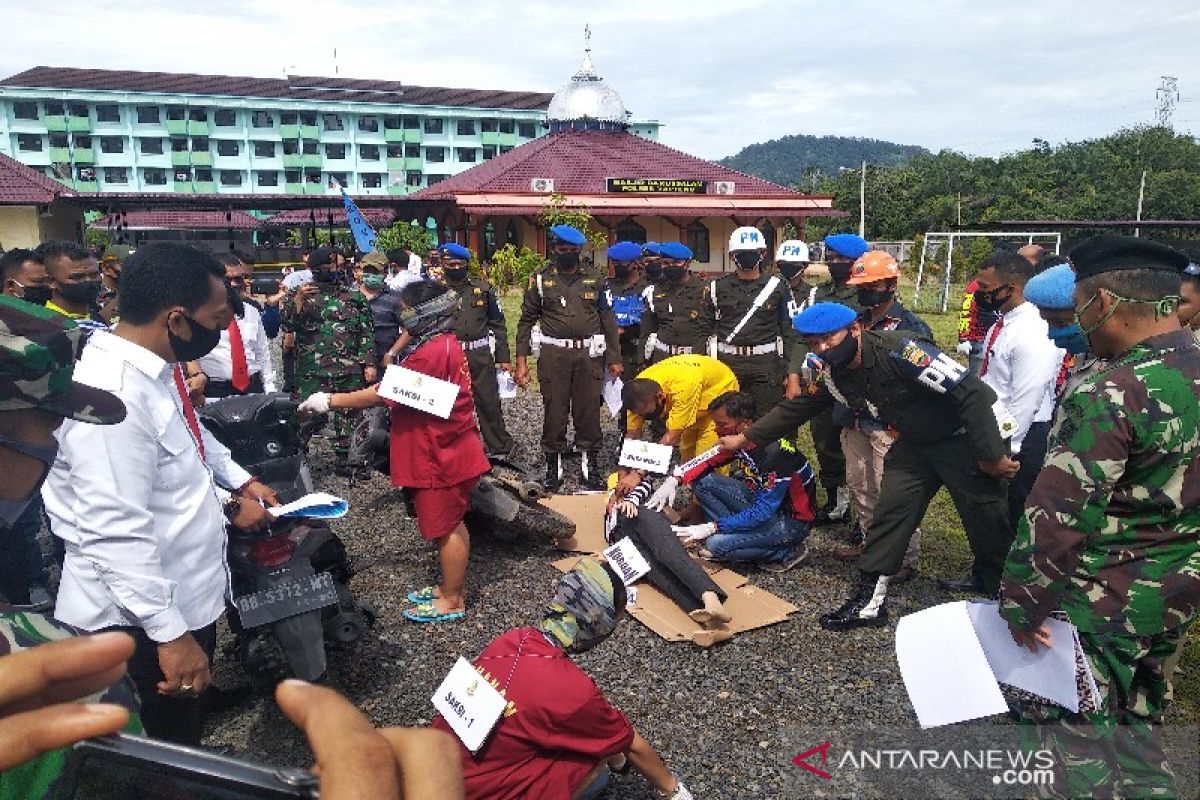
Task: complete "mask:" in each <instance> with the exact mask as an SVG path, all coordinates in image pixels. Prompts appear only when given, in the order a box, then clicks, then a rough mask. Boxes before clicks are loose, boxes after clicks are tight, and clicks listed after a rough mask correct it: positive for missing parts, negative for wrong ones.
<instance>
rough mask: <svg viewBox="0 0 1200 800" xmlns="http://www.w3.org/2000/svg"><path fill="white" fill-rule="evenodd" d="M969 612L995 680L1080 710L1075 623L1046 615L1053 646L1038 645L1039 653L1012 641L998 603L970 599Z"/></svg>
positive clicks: (1067, 707) (1075, 710)
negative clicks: (971, 600) (1076, 680)
mask: <svg viewBox="0 0 1200 800" xmlns="http://www.w3.org/2000/svg"><path fill="white" fill-rule="evenodd" d="M967 614H968V615H969V616H970V618H971V624H972V625H973V626H974V628H975V634H976V636H978V637H979V644H980V646H981V647H983V654H984V656H985V657H986V658H987V662H988V666H990V667H991V668H992V675H993V676H995V678H996V680H998V681H999V682H1000V683H1006V684H1008V685H1009V686H1015V687H1016V688H1018V689H1024V690H1025V691H1027V692H1033V693H1034V694H1036V695H1038V696H1039V697H1044V698H1046V699H1047V700H1050V701H1052V702H1054V703H1057V704H1058V705H1060V706H1062V707H1063V708H1066V709H1068V710H1070V711H1072V712H1077V711H1079V690H1078V688H1077V687H1076V685H1075V626H1074V625H1072V624H1071V623H1069V622H1063V621H1062V620H1057V619H1047V620H1046V621H1045V623H1044V624H1045V626H1046V627H1047V628H1048V629H1049V630H1050V647H1048V648H1047V647H1038V649H1037V652H1036V653H1031V652H1030V651H1028V650H1026V649H1025V648H1024V647H1021V646H1020V645H1018V644H1017V643H1016V642H1014V641H1013V638H1012V634H1010V633H1009V630H1008V622H1007V621H1006V620H1005V619H1004V617H1002V616H1000V611H999V606H998V605H997V604H996V603H985V602H971V603H968V604H967Z"/></svg>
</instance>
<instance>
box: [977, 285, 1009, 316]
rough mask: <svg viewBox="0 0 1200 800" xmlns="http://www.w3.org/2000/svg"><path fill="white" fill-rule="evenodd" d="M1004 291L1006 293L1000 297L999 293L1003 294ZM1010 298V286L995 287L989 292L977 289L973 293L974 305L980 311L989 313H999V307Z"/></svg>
mask: <svg viewBox="0 0 1200 800" xmlns="http://www.w3.org/2000/svg"><path fill="white" fill-rule="evenodd" d="M1006 289H1007V290H1008V291H1007V292H1006V293H1005V295H1004V296H1003V297H1001V296H1000V293H1001V292H1004V291H1005V290H1006ZM1010 297H1012V287H1011V286H997V287H996V288H995V289H992V290H991V291H990V292H985V291H984V290H983V289H977V290H976V291H975V305H976V306H978V307H979V310H980V311H987V312H989V313H990V312H994V311H999V310H1000V307H1001V306H1002V305H1004V304H1005V303H1007V302H1008V300H1009V298H1010Z"/></svg>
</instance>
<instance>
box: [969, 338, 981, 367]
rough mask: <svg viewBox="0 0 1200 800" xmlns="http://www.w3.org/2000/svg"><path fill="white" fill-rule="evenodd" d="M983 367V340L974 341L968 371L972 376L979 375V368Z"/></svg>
mask: <svg viewBox="0 0 1200 800" xmlns="http://www.w3.org/2000/svg"><path fill="white" fill-rule="evenodd" d="M982 365H983V340H982V339H974V340H972V341H971V353H970V355H968V356H967V369H968V370H970V372H971V374H972V375H976V376H977V375H979V368H980V367H981V366H982Z"/></svg>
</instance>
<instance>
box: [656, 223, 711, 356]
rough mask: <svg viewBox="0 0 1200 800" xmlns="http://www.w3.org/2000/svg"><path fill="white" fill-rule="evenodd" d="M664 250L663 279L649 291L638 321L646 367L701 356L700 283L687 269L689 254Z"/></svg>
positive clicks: (683, 249)
mask: <svg viewBox="0 0 1200 800" xmlns="http://www.w3.org/2000/svg"><path fill="white" fill-rule="evenodd" d="M664 249H665V250H667V251H669V253H670V255H669V256H666V257H665V259H666V263H665V265H664V267H663V278H662V280H660V281H659V282H658V283H656V284H654V285H653V286H651V287H649V290H648V291H647V293H646V313H645V316H643V317H642V332H643V334H644V335H645V355H646V363H647V364H657V363H658V362H659V361H662V360H663V359H664V358H670V357H671V356H679V355H691V354H703V353H704V339H705V336H706V332H705V330H704V327H703V323H702V322H701V313H702V309H703V306H704V297H705V294H704V289H705V285H704V281H702V280H700V279H699V278H697V277H696V276H695V275H693V274H692V272H691V270H690V269H689V267H690V265H691V263H692V251H691V250H689V249H688V248H687V247H686V246H684V245H682V244H668V245H664Z"/></svg>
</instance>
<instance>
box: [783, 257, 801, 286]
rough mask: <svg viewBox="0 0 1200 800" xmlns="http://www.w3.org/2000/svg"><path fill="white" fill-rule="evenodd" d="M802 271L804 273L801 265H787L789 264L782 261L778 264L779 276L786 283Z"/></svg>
mask: <svg viewBox="0 0 1200 800" xmlns="http://www.w3.org/2000/svg"><path fill="white" fill-rule="evenodd" d="M803 271H804V265H803V264H795V263H792V264H789V263H786V262H782V261H781V262H780V263H779V274H780V275H782V276H783V279H784V280H786V281H788V282H789V283H790V282H791V281H792V280H793V279H794V278H795V277H796V276H797V275H799V274H800V273H801V272H803Z"/></svg>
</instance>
